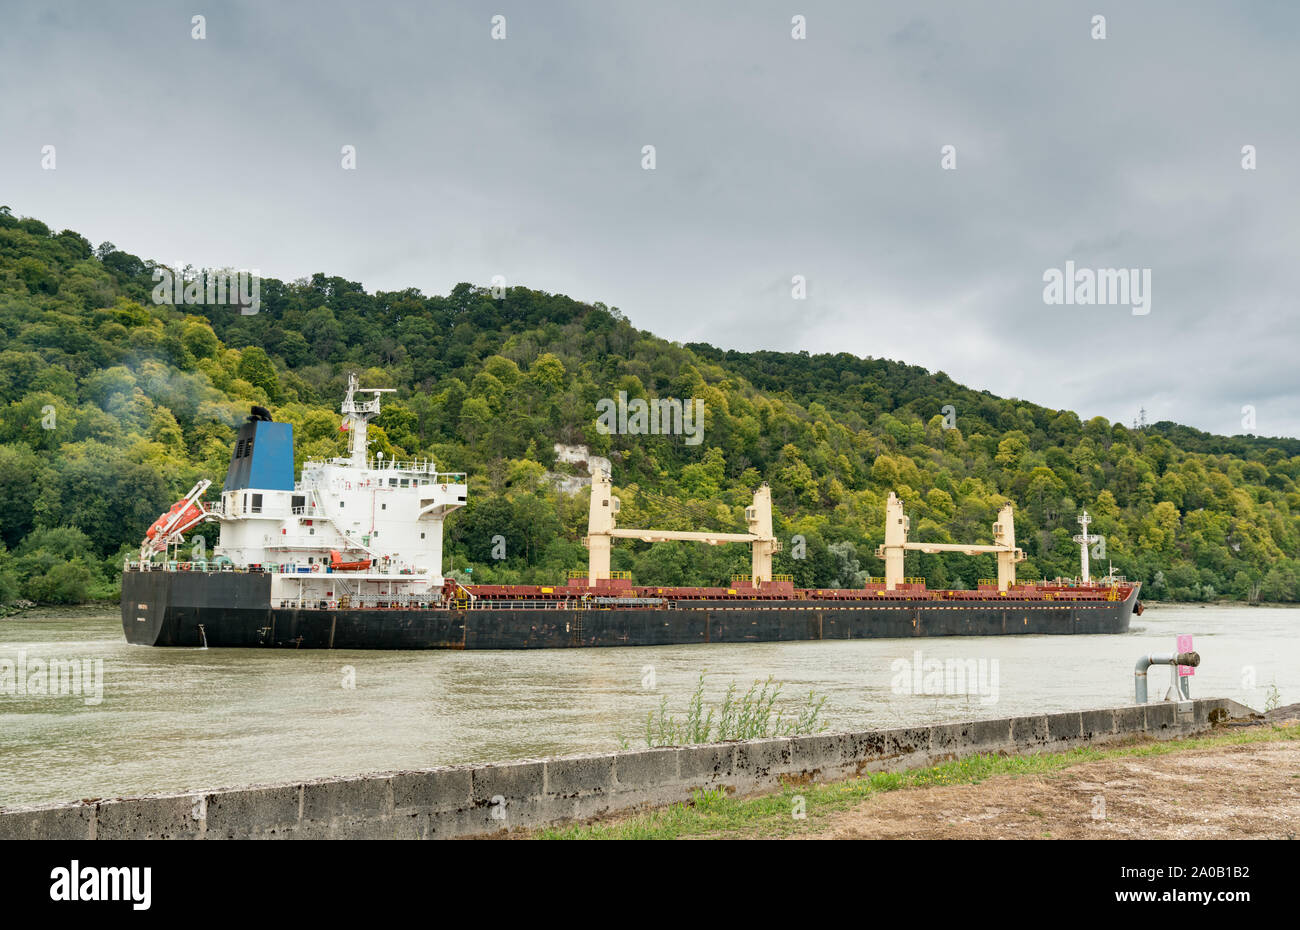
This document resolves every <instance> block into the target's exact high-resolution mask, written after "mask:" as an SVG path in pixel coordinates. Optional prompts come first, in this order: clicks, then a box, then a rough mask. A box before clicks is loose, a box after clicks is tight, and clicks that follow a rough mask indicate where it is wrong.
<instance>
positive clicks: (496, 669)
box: [0, 606, 1300, 806]
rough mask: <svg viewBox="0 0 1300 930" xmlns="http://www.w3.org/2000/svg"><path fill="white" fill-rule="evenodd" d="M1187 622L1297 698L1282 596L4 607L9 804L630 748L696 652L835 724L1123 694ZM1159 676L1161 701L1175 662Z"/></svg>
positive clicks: (1230, 691) (1299, 688) (1221, 663)
mask: <svg viewBox="0 0 1300 930" xmlns="http://www.w3.org/2000/svg"><path fill="white" fill-rule="evenodd" d="M1180 633H1190V634H1193V635H1194V636H1195V646H1196V649H1197V650H1198V651H1199V652H1200V653H1201V656H1202V661H1203V664H1202V666H1201V668H1199V669H1198V670H1197V673H1196V675H1195V677H1193V679H1192V694H1193V696H1202V697H1208V696H1213V697H1228V698H1234V699H1236V700H1238V701H1241V702H1243V703H1245V704H1248V705H1251V706H1253V707H1257V708H1258V707H1263V705H1264V704H1265V702H1266V700H1267V699H1268V694H1269V687H1270V685H1271V684H1273V683H1276V686H1277V689H1278V698H1279V700H1280V702H1281V703H1283V704H1286V703H1290V702H1293V701H1297V700H1300V676H1298V675H1297V669H1300V610H1289V609H1282V608H1249V607H1231V606H1230V607H1197V606H1156V607H1153V608H1149V609H1148V610H1147V612H1146V613H1145V614H1144V615H1143V616H1142V617H1135V618H1134V620H1133V627H1132V630H1131V632H1130V633H1128V634H1127V635H1121V636H1009V637H943V638H934V639H917V640H879V639H875V640H857V641H853V642H801V643H765V644H748V645H703V646H662V647H644V648H626V649H617V648H616V649H590V650H576V649H566V650H555V651H549V650H548V651H527V652H525V651H519V652H341V651H334V652H330V651H312V650H301V651H298V650H252V649H242V650H241V649H230V650H223V649H210V650H202V649H155V648H149V647H142V646H130V645H128V644H127V643H126V642H125V641H124V640H123V638H122V631H121V625H120V622H119V620H118V619H117V617H116V616H112V615H109V614H107V613H105V614H101V615H98V616H85V615H84V614H83V615H79V616H74V617H67V618H48V617H47V618H44V619H23V618H11V619H8V620H0V805H5V806H12V805H18V804H34V803H43V802H51V801H67V800H76V799H80V798H103V797H116V796H123V795H135V794H143V793H149V792H162V791H184V790H190V789H202V788H216V787H225V786H233V785H242V784H253V783H265V782H276V781H286V780H296V779H304V778H313V777H320V776H330V775H348V774H356V773H360V772H371V771H384V770H392V769H409V768H421V767H428V766H434V765H444V764H453V763H461V762H484V761H496V760H503V759H518V758H534V757H538V756H545V755H560V754H571V753H582V752H601V751H610V750H615V749H618V748H620V736H621V737H623V738H625V739H626V740H627V741H628V742H629V744H630V745H631V746H633V747H636V746H638V745H644V741H643V736H642V735H643V734H644V730H645V718H646V715H647V713H649V712H650V711H651V710H653V709H655V708H657V707H658V706H659V703H660V700H661V698H663V697H665V696H666V697H667V698H668V702H669V708H670V711H672V712H674V713H676V714H677V715H678V716H679V717H680V716H683V715H684V713H685V710H686V703H687V701H688V699H689V697H690V695H691V692H692V691H693V690H694V686H695V680H696V678H697V677H698V675H699V674H700V672H701V671H704V670H707V673H708V676H707V679H706V681H707V687H706V693H707V695H708V696H709V697H710V698H711V699H718V698H720V697H721V696H722V693H723V692H724V691H725V690H726V687H727V684H728V683H729V682H730V681H732V680H735V681H736V683H737V685H738V686H739V687H740V688H741V689H742V690H743V689H744V688H745V687H747V686H748V685H749V683H750V682H752V681H753V680H755V679H764V678H767V677H768V676H769V675H771V676H774V677H775V678H776V679H777V680H778V681H782V682H784V683H785V689H784V692H783V694H782V698H781V700H780V701H778V706H786V707H789V708H792V709H793V708H796V707H797V704H798V703H799V700H800V699H801V697H802V696H804V695H806V694H807V692H808V691H809V690H810V689H812V690H815V691H816V692H817V693H819V694H824V695H826V696H827V698H828V701H827V708H826V712H825V715H824V717H825V720H826V722H827V723H828V724H829V725H830V728H831V729H834V730H847V729H870V728H877V727H891V726H901V725H906V724H911V723H922V722H935V721H943V720H961V719H972V718H977V717H1005V716H1013V715H1017V714H1026V713H1046V712H1054V711H1061V710H1078V709H1085V708H1091V707H1107V706H1113V705H1117V704H1125V703H1132V700H1133V664H1134V662H1135V661H1136V660H1137V658H1138V656H1140V655H1142V654H1143V653H1146V652H1152V651H1172V650H1173V648H1174V645H1175V636H1176V635H1177V634H1180ZM917 650H920V655H919V656H918V655H917ZM54 659H57V660H61V661H66V660H69V659H75V660H77V663H78V668H79V669H83V670H87V671H88V672H89V675H88V676H87V677H86V678H85V679H84V680H83V681H82V687H81V693H67V692H70V691H72V690H73V689H72V687H71V678H70V676H69V674H68V673H66V672H65V675H64V687H63V688H62V689H52V688H50V687H48V686H47V687H46V688H45V690H46V691H50V690H62V691H63V692H64V693H57V694H49V693H47V694H40V693H33V692H37V691H40V690H41V685H40V682H39V676H37V681H35V682H33V681H32V672H33V670H34V669H39V668H40V667H41V664H42V663H48V662H49V660H54ZM918 659H919V667H920V669H921V672H920V674H916V673H915V671H914V668H915V667H916V666H917V663H918ZM950 660H952V661H953V662H955V663H957V664H951V665H950V670H949V669H945V670H944V673H941V674H937V675H936V674H935V666H934V665H933V663H935V662H938V663H939V664H940V665H941V666H942V665H943V663H945V662H949V661H950ZM20 668H25V670H26V672H27V679H26V680H25V681H22V682H19V681H17V680H16V678H17V672H18V670H19V669H20ZM98 668H102V679H100V680H99V681H100V685H101V689H100V694H99V695H98V697H97V696H96V694H95V688H94V684H95V681H96V680H97V678H96V669H98ZM10 669H12V671H8V670H10ZM959 672H960V674H959ZM967 672H968V673H969V675H967ZM1150 681H1151V697H1152V699H1158V698H1160V697H1161V696H1163V695H1164V693H1165V691H1166V690H1167V688H1168V681H1169V679H1168V672H1167V671H1166V670H1165V669H1163V668H1160V669H1153V671H1152V673H1151V679H1150ZM33 684H34V687H29V686H31V685H33ZM23 692H27V693H23ZM96 702H97V703H96Z"/></svg>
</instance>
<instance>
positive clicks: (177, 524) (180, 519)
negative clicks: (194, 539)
mask: <svg viewBox="0 0 1300 930" xmlns="http://www.w3.org/2000/svg"><path fill="white" fill-rule="evenodd" d="M202 519H203V507H202V506H200V505H199V504H198V503H196V502H194V501H191V500H190V499H189V498H188V497H187V498H184V499H183V500H179V501H177V502H176V503H174V504H172V506H171V509H170V510H168V511H167V512H166V513H165V514H163V515H162V516H161V517H159V518H158V519H157V520H155V521H154V522H153V526H151V527H149V530H148V532H146V533H145V534H144V535H145V538H146V539H149V540H154V539H156V538H157V536H158V534H159V533H163V532H164V531H165V530H167V532H166V533H165V535H168V536H170V535H171V534H172V533H183V532H185V531H186V530H188V529H189V528H190V527H192V526H194V525H195V524H196V523H198V522H200V521H201V520H202ZM169 527H170V530H168V528H169Z"/></svg>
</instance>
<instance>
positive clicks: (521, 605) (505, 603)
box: [469, 597, 587, 610]
mask: <svg viewBox="0 0 1300 930" xmlns="http://www.w3.org/2000/svg"><path fill="white" fill-rule="evenodd" d="M585 606H587V605H586V604H581V605H579V604H574V603H571V602H570V601H569V599H568V598H560V599H557V600H553V601H548V600H489V599H485V598H483V597H479V598H478V599H477V600H475V601H473V602H471V603H470V605H469V609H471V610H571V609H574V608H577V607H585Z"/></svg>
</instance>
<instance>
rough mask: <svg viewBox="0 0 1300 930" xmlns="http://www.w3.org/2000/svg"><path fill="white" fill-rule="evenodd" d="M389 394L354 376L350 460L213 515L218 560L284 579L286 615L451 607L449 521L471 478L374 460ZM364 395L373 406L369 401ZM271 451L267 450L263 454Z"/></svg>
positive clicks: (422, 464) (252, 492)
mask: <svg viewBox="0 0 1300 930" xmlns="http://www.w3.org/2000/svg"><path fill="white" fill-rule="evenodd" d="M384 392H385V389H378V388H362V387H359V386H358V383H357V377H356V375H355V374H354V375H350V376H349V378H348V393H347V397H346V398H345V399H344V401H343V405H342V408H341V410H342V413H343V415H344V422H343V427H342V428H343V429H345V430H347V432H348V434H349V437H350V441H349V447H348V454H347V455H346V456H343V457H339V458H335V459H331V460H329V461H324V462H318V461H308V462H305V463H304V464H303V466H302V476H301V478H300V479H299V480H297V481H295V482H293V489H292V490H287V489H283V488H282V489H268V488H258V487H255V486H250V487H239V488H234V489H228V490H224V491H223V492H222V494H221V499H220V501H219V502H217V503H214V504H210V505H208V506H207V507H206V510H207V514H208V516H209V518H210V519H215V520H216V521H218V522H219V523H220V525H221V541H220V544H219V545H218V546H217V547H216V552H215V554H216V557H217V560H218V561H223V560H229V561H230V562H231V563H233V565H234V566H236V567H238V568H249V567H260V568H261V569H263V570H266V571H270V572H274V573H275V575H274V578H273V580H272V586H271V598H272V602H273V603H274V604H275V605H276V606H291V605H292V603H293V602H303V603H305V604H310V605H311V606H318V605H319V604H320V603H321V602H325V603H326V604H327V605H328V606H368V605H374V604H386V603H391V602H409V601H423V600H437V599H438V598H440V597H441V594H442V586H443V575H442V530H443V521H444V519H445V518H446V516H447V514H448V513H450V512H451V511H453V510H455V509H456V508H458V507H463V506H464V505H465V500H466V493H467V489H466V484H465V475H464V474H463V473H447V472H439V471H438V470H437V466H436V465H435V464H434V463H433V462H432V461H429V460H424V461H413V462H397V461H385V460H384V458H383V455H382V453H381V454H379V455H376V456H374V457H371V456H370V455H369V454H368V451H367V448H366V446H367V439H366V426H367V423H368V421H369V420H370V419H371V418H372V417H375V416H377V415H378V414H379V412H380V395H381V394H382V393H384ZM359 394H361V395H364V394H369V395H370V398H369V399H368V400H359V399H358V397H357V395H359ZM241 442H242V440H241ZM248 442H249V444H250V448H251V443H252V440H251V439H249V440H248ZM263 445H265V444H264V443H263ZM268 451H269V450H266V449H265V448H259V450H258V452H257V453H256V454H258V455H261V454H266V453H267V452H268ZM249 454H250V455H253V454H254V453H252V452H250V453H249ZM290 454H291V453H290ZM239 455H240V450H239V449H237V450H236V456H237V457H238V456H239ZM232 467H233V466H232ZM275 467H279V468H282V467H283V463H276V465H275ZM289 467H290V468H291V467H292V462H290V463H289ZM251 473H253V474H257V471H256V469H252V470H251Z"/></svg>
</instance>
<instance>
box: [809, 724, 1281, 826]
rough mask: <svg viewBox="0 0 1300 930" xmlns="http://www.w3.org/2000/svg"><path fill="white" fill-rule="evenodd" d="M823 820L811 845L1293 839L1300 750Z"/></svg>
mask: <svg viewBox="0 0 1300 930" xmlns="http://www.w3.org/2000/svg"><path fill="white" fill-rule="evenodd" d="M1095 814H1100V815H1101V816H1095ZM826 819H827V821H828V822H829V824H830V825H829V827H827V828H826V829H823V830H819V831H817V832H816V833H813V834H805V835H804V836H805V838H808V839H830V838H833V839H877V838H879V839H889V838H897V839H906V838H915V839H922V838H924V839H995V838H1006V839H1016V838H1020V839H1026V838H1046V837H1051V838H1053V839H1086V838H1094V839H1103V838H1134V839H1136V838H1144V839H1193V838H1210V837H1218V838H1224V839H1234V838H1238V839H1239V838H1246V837H1252V838H1261V839H1263V838H1275V839H1287V838H1291V839H1294V838H1295V837H1296V836H1297V835H1300V743H1296V742H1295V741H1279V742H1263V743H1249V744H1244V745H1238V746H1220V747H1215V748H1212V749H1194V750H1187V751H1184V752H1175V753H1170V754H1168V755H1160V756H1146V757H1132V758H1121V759H1108V760H1104V761H1100V762H1087V763H1082V764H1080V765H1076V766H1072V767H1070V768H1068V769H1063V770H1062V771H1060V772H1058V773H1054V774H1052V775H1044V776H1031V775H1020V776H1007V775H999V776H996V777H994V778H990V779H988V780H987V781H985V782H982V783H980V784H976V785H953V786H942V787H933V788H913V789H906V790H903V791H892V792H888V793H885V794H880V795H877V796H875V797H872V798H871V799H870V800H867V801H864V802H863V803H861V804H859V805H857V806H856V807H853V808H851V809H849V810H845V811H839V812H832V813H828V814H826Z"/></svg>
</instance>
